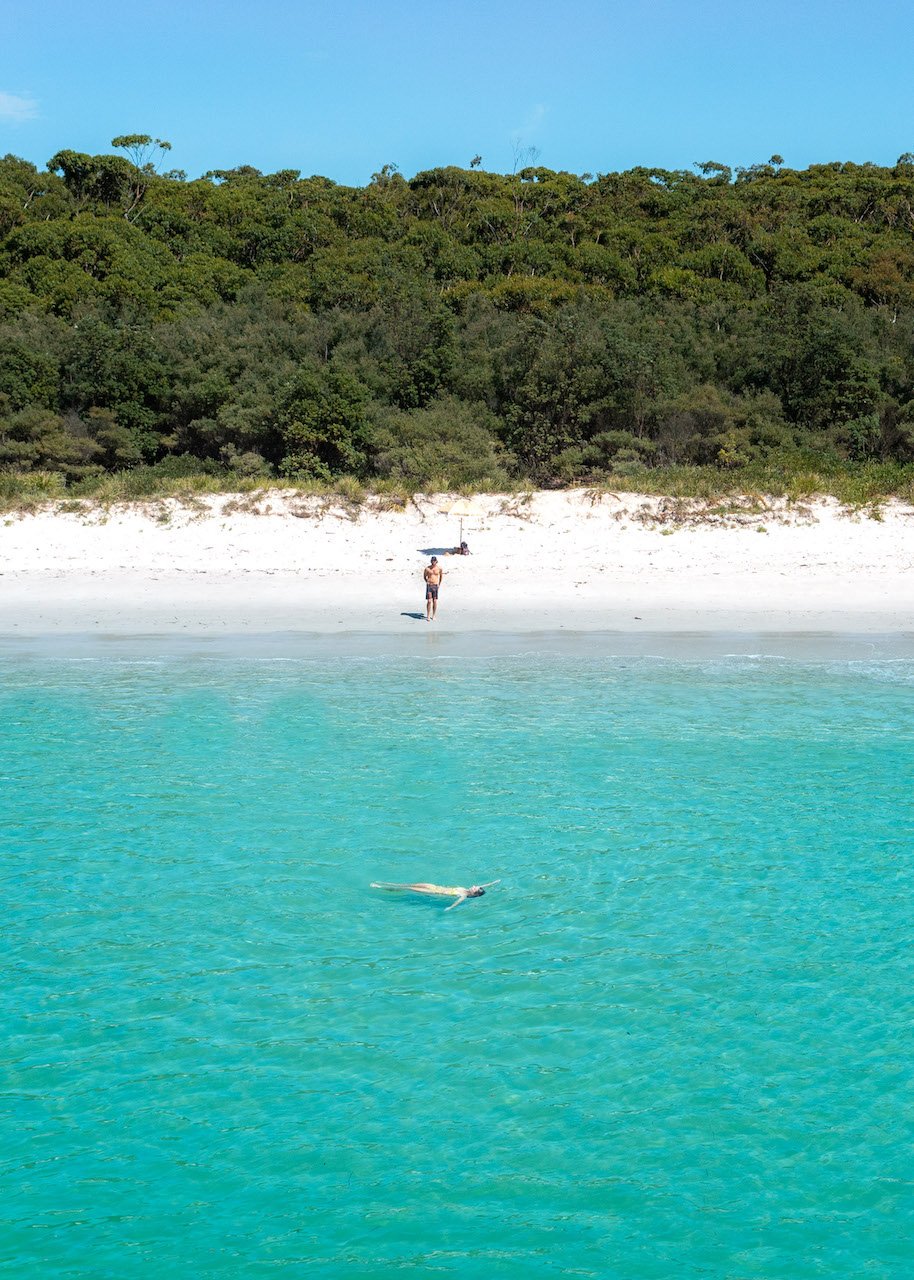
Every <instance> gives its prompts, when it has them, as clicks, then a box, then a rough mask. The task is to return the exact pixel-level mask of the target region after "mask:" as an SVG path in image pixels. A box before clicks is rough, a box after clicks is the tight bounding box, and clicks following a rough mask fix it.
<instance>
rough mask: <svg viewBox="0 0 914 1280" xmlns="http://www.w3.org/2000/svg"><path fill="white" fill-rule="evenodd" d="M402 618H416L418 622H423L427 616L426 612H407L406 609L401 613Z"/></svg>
mask: <svg viewBox="0 0 914 1280" xmlns="http://www.w3.org/2000/svg"><path fill="white" fill-rule="evenodd" d="M400 617H401V618H415V619H416V621H417V622H422V621H423V619H424V618H425V614H424V613H407V612H406V611H405V610H404V611H403V612H402V613H401V614H400Z"/></svg>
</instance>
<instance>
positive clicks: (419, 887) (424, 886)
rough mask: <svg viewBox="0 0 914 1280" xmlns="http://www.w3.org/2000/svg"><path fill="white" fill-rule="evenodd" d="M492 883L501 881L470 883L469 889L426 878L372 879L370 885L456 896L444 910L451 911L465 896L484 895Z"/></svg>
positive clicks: (389, 889) (376, 887) (379, 887)
mask: <svg viewBox="0 0 914 1280" xmlns="http://www.w3.org/2000/svg"><path fill="white" fill-rule="evenodd" d="M493 884H501V881H500V880H487V881H486V883H485V884H474V885H470V887H469V889H464V888H463V887H462V886H461V885H459V884H455V885H447V884H429V883H428V881H426V880H420V881H419V882H418V883H417V884H386V883H384V882H381V883H378V882H377V881H372V884H371V887H372V889H386V890H387V891H388V892H389V893H425V894H429V895H430V896H431V897H434V898H456V899H457V901H456V902H452V903H451V905H450V906H449V907H445V911H453V910H454V908H455V907H459V906H460V904H461V902H466V900H467V898H482V897H484V896H485V892H486V889H488V888H491V886H492V885H493Z"/></svg>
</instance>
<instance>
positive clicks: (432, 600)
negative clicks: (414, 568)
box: [422, 556, 444, 622]
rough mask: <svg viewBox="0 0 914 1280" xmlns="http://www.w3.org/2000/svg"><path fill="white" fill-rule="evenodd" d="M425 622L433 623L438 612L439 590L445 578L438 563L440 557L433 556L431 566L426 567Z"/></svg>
mask: <svg viewBox="0 0 914 1280" xmlns="http://www.w3.org/2000/svg"><path fill="white" fill-rule="evenodd" d="M422 576H423V578H424V579H425V621H426V622H433V621H434V619H435V615H436V614H437V612H438V588H439V587H440V586H441V579H442V578H443V577H444V570H443V569H442V568H441V565H440V564H439V563H438V557H437V556H432V562H431V564H427V565H426V566H425V572H424V573H423V575H422Z"/></svg>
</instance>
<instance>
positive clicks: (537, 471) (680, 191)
mask: <svg viewBox="0 0 914 1280" xmlns="http://www.w3.org/2000/svg"><path fill="white" fill-rule="evenodd" d="M112 146H113V147H114V148H115V151H116V152H117V153H118V154H112V155H99V156H90V155H85V154H82V153H78V152H74V151H60V152H58V153H57V154H56V155H55V156H52V157H51V159H50V160H49V162H48V166H47V169H46V170H45V171H40V170H39V169H37V168H36V167H35V166H34V165H33V164H30V163H28V162H27V161H25V160H22V159H18V158H16V157H15V156H6V157H5V158H4V159H3V160H2V161H0V475H2V474H5V475H7V476H8V477H9V476H10V474H11V473H22V472H40V473H42V474H43V475H46V476H47V475H51V476H52V477H57V476H60V477H64V478H65V480H66V482H67V483H68V484H70V485H71V486H74V487H76V488H77V489H78V488H79V486H80V485H82V486H83V487H85V485H86V483H87V482H88V481H90V480H91V479H92V478H93V477H99V476H101V475H103V474H104V473H106V472H123V471H125V470H128V469H131V468H147V469H148V468H150V467H152V468H154V469H155V471H156V473H157V474H160V475H162V476H166V477H167V476H172V477H174V478H179V477H180V476H181V475H183V474H187V473H190V472H201V471H202V472H209V473H211V474H228V475H230V476H236V477H239V478H241V477H248V478H250V477H263V478H268V477H283V478H287V479H289V480H291V481H294V482H305V481H322V480H323V481H331V480H333V479H334V478H335V477H339V476H353V477H356V478H358V479H359V480H361V481H362V482H367V483H385V482H388V483H391V484H393V483H398V484H401V485H403V486H404V487H408V488H413V489H414V488H419V487H422V486H425V485H430V484H434V485H437V486H441V487H445V486H446V487H458V486H475V487H479V488H485V487H489V488H492V487H498V486H501V485H505V484H511V483H515V484H516V483H519V482H529V483H535V484H539V485H562V484H568V483H573V482H586V483H593V482H599V481H603V480H606V479H610V480H612V479H614V478H623V477H624V478H628V479H629V480H632V479H633V478H637V477H639V476H641V477H644V478H645V480H649V478H650V476H651V474H652V472H653V471H654V469H656V468H670V467H682V466H702V467H705V468H713V469H716V470H718V471H719V472H720V473H721V475H722V476H723V475H730V476H733V475H734V474H737V475H738V474H740V473H741V472H745V471H747V469H749V470H751V469H752V468H753V467H758V466H759V465H760V464H768V465H777V466H779V467H782V468H787V469H789V468H791V467H795V468H803V467H805V468H815V467H819V468H823V469H825V470H828V469H834V468H836V467H839V468H840V467H845V468H853V467H854V466H855V465H860V464H870V465H872V464H878V463H883V464H886V466H887V469H888V470H889V471H891V470H893V469H894V471H895V472H896V473H897V474H898V475H908V476H909V475H911V474H912V472H911V471H910V470H909V469H908V467H906V466H905V465H904V464H908V463H911V462H912V461H914V340H912V339H914V155H904V156H902V157H901V158H900V159H899V161H898V163H897V164H896V165H895V166H894V167H892V168H883V167H878V166H876V165H872V164H862V165H861V164H849V163H832V164H821V165H813V166H811V167H810V168H808V169H804V170H794V169H790V168H787V167H786V166H785V165H784V164H783V162H782V161H781V159H780V157H777V156H775V157H772V159H771V161H770V162H769V163H766V164H759V165H753V166H752V167H750V168H745V169H736V170H735V171H731V170H730V169H729V168H727V167H725V166H724V165H721V164H717V163H713V162H708V163H705V164H699V165H696V166H695V171H694V172H692V171H675V172H668V171H665V170H659V169H646V168H638V169H632V170H629V171H627V172H624V173H606V174H600V175H598V176H593V175H590V174H584V175H581V176H576V175H574V174H571V173H563V172H554V171H552V170H550V169H545V168H541V167H536V166H531V167H527V168H522V169H520V170H519V171H518V172H516V173H513V174H507V175H505V174H497V173H489V172H486V171H485V170H484V169H482V168H481V167H480V165H479V162H478V158H477V160H474V161H473V163H472V164H471V166H470V167H469V168H467V169H461V168H455V167H449V168H441V169H433V170H430V171H428V172H426V173H419V174H417V175H416V176H415V177H413V178H411V179H407V178H405V177H403V176H402V175H401V174H400V173H398V172H397V170H396V167H395V166H393V165H387V166H385V167H384V168H382V169H381V170H380V172H378V173H376V174H374V175H373V177H372V179H371V181H370V183H369V184H368V185H367V186H365V187H346V186H340V185H337V184H336V183H334V182H332V181H330V180H329V179H327V178H321V177H310V178H302V177H301V176H300V175H299V174H298V173H297V172H295V171H292V170H283V171H281V172H279V173H272V174H262V173H260V172H259V171H257V170H256V169H253V168H250V167H248V166H241V167H239V168H237V169H233V170H230V171H215V172H212V173H208V174H206V175H205V176H204V177H201V178H199V179H196V180H194V181H188V180H187V179H186V177H185V175H184V174H183V173H180V172H176V171H171V172H161V168H162V161H163V160H164V158H165V155H166V152H167V151H168V149H169V147H168V144H167V143H159V142H157V141H155V140H153V139H150V138H146V137H144V136H136V135H134V136H127V137H123V138H117V139H114V141H113V142H112ZM121 152H122V153H123V154H121ZM61 483H62V482H61Z"/></svg>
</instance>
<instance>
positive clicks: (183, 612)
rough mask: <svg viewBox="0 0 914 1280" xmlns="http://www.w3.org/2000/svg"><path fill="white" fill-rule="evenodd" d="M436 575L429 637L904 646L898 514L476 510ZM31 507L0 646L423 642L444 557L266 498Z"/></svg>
mask: <svg viewBox="0 0 914 1280" xmlns="http://www.w3.org/2000/svg"><path fill="white" fill-rule="evenodd" d="M474 502H475V506H476V508H477V510H478V514H477V515H475V516H472V517H470V518H469V519H467V520H465V522H464V536H465V538H466V539H467V541H468V542H469V544H470V548H471V551H472V555H471V556H469V557H465V558H462V557H457V556H448V557H446V558H443V563H444V566H445V571H446V577H445V580H444V585H443V587H442V591H441V600H440V608H439V616H438V621H437V622H436V623H435V624H434V626H435V627H437V628H438V629H441V630H455V629H456V630H487V629H491V630H520V631H524V630H531V631H532V630H546V629H557V628H566V629H576V630H597V629H599V630H603V629H606V630H631V631H640V630H650V631H670V630H673V631H684V630H685V631H688V630H700V631H811V630H812V631H815V630H837V631H870V632H897V631H906V630H914V508H912V507H909V506H907V505H904V504H901V503H895V502H892V503H888V504H886V505H885V506H884V507H882V508H881V510H880V511H878V512H875V513H873V512H851V511H847V510H846V509H843V508H841V507H840V506H839V504H838V503H837V502H835V501H834V500H831V499H821V500H816V501H815V502H811V503H808V504H802V505H798V504H793V505H791V504H788V503H786V502H785V501H783V500H772V501H770V502H769V503H766V504H752V503H749V502H748V501H747V502H745V503H739V502H727V503H725V504H723V505H722V506H719V507H711V506H709V505H708V504H705V503H698V502H680V501H674V500H671V499H663V498H646V497H643V496H639V495H635V494H618V495H614V494H604V495H602V496H597V495H594V494H592V493H590V492H588V491H580V490H577V491H571V492H561V493H554V492H549V493H535V494H530V495H521V496H497V495H496V496H491V495H488V496H484V497H481V498H478V499H475V500H474ZM72 505H73V504H69V506H68V507H67V508H66V509H61V507H60V504H57V505H55V504H49V505H48V506H47V507H45V508H43V509H42V510H40V511H39V512H37V513H36V514H30V515H22V516H11V515H7V516H5V517H4V518H3V519H2V520H0V632H3V633H7V634H20V635H25V634H38V633H44V632H49V631H58V632H64V631H71V632H106V633H114V634H118V633H121V634H127V633H134V632H148V633H169V632H178V631H185V632H201V633H203V632H207V633H213V632H221V633H226V634H230V633H239V632H251V631H255V632H267V631H285V630H296V631H346V630H353V631H381V632H399V631H408V630H410V629H412V630H414V631H415V630H416V629H418V628H420V627H422V628H424V627H426V626H427V625H428V624H427V623H426V622H425V621H424V601H423V593H424V588H423V584H422V568H423V566H424V565H425V564H426V563H427V560H428V556H429V555H430V554H433V553H435V554H438V555H439V556H442V557H444V552H445V551H447V550H448V549H449V548H452V547H453V546H454V545H455V544H456V543H457V541H458V533H459V522H458V520H457V519H455V518H454V517H452V516H449V515H447V514H445V513H444V508H445V506H446V505H447V499H446V498H445V497H442V496H437V497H436V496H427V497H422V496H419V497H417V498H416V499H415V500H414V501H413V502H411V503H410V504H409V505H408V506H407V507H406V508H405V509H404V510H385V509H384V503H383V501H381V500H378V499H371V500H369V501H368V502H366V503H364V504H362V506H360V507H351V508H350V507H347V506H345V505H340V504H339V503H337V502H333V501H328V500H322V499H316V498H304V497H302V496H300V495H296V494H295V493H292V492H283V491H271V492H270V493H268V494H264V495H260V496H259V497H257V498H254V499H252V498H251V497H250V496H249V495H241V496H236V497H227V496H219V497H214V498H207V499H205V500H200V501H198V502H196V503H194V504H193V505H191V506H188V505H185V504H182V503H180V502H178V501H174V500H168V501H163V502H158V503H150V504H144V505H136V504H132V505H126V504H124V505H118V506H112V507H102V506H93V505H91V504H85V505H83V506H82V507H81V509H79V510H73V509H72Z"/></svg>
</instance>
